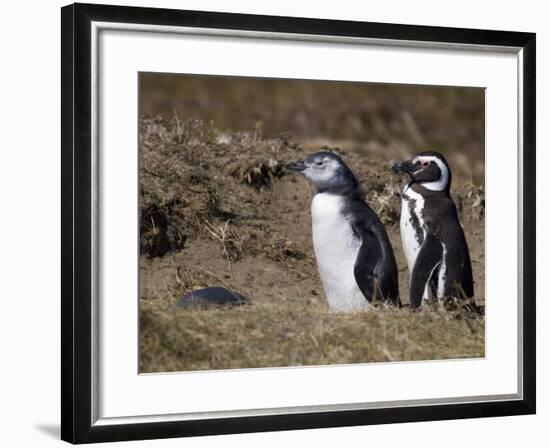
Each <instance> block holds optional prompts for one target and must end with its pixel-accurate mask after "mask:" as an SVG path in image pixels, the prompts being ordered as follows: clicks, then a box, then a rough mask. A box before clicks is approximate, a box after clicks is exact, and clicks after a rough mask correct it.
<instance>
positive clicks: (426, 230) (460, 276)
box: [393, 151, 474, 308]
mask: <svg viewBox="0 0 550 448" xmlns="http://www.w3.org/2000/svg"><path fill="white" fill-rule="evenodd" d="M393 171H394V172H395V173H398V174H400V173H405V174H407V175H408V176H409V178H410V182H409V183H408V184H407V185H406V187H405V188H404V190H403V199H402V202H401V240H402V242H403V249H404V251H405V257H406V258H407V264H408V266H409V273H410V276H411V277H410V278H411V306H412V307H414V308H416V307H419V306H420V305H421V304H422V299H433V298H435V297H437V298H444V297H456V298H471V297H473V295H474V282H473V278H472V265H471V262H470V253H469V251H468V244H467V243H466V237H465V236H464V231H463V230H462V226H461V225H460V221H459V219H458V213H457V210H456V206H455V203H454V202H453V200H452V198H451V195H450V189H451V177H452V176H451V169H450V168H449V164H448V163H447V160H446V159H445V157H443V156H442V155H441V154H439V153H437V152H434V151H427V152H421V153H419V154H417V155H416V156H414V157H413V158H412V159H411V160H407V161H400V162H397V163H396V164H394V165H393Z"/></svg>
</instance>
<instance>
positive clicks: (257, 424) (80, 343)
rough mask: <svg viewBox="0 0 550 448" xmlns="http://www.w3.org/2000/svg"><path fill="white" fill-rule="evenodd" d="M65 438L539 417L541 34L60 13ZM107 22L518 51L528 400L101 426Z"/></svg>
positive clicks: (189, 14) (119, 10)
mask: <svg viewBox="0 0 550 448" xmlns="http://www.w3.org/2000/svg"><path fill="white" fill-rule="evenodd" d="M61 17H62V33H61V52H62V59H61V73H62V77H61V87H62V89H61V90H62V98H61V100H62V120H61V123H62V129H61V137H62V157H61V171H62V180H61V186H62V188H61V190H62V198H61V199H62V212H61V213H62V214H61V223H62V228H61V240H62V269H61V286H62V301H61V302H62V308H61V340H62V346H61V355H62V359H61V409H62V411H61V438H62V439H63V440H65V441H68V442H72V443H88V442H103V441H115V440H132V439H151V438H167V437H181V436H199V435H215V434H229V433H242V432H259V431H279V430H293V429H304V428H324V427H341V426H353V425H371V424H385V423H398V422H417V421H426V420H444V419H461V418H474V417H492V416H505V415H519V414H533V413H535V408H536V406H535V403H536V386H535V385H536V377H535V368H536V358H535V352H536V343H535V342H536V341H535V333H536V328H535V302H536V300H535V299H536V287H535V269H536V259H535V245H536V236H535V230H536V224H535V216H536V210H535V193H536V191H535V185H536V177H535V175H536V173H535V53H536V36H535V34H533V33H523V32H521V33H520V32H507V31H489V30H474V29H458V28H442V27H428V26H413V25H395V24H386V23H367V22H354V21H336V20H318V19H305V18H291V17H269V16H259V15H246V14H227V13H214V12H199V11H179V10H167V9H153V8H134V7H120V6H105V5H88V4H74V5H69V6H66V7H63V8H62V10H61ZM92 21H108V22H123V23H141V24H153V25H172V26H192V27H199V28H201V27H203V28H215V29H237V30H249V31H268V32H282V33H293V34H310V35H331V36H347V37H362V38H376V39H391V40H393V41H397V42H398V41H416V42H419V43H422V42H439V43H448V44H476V45H483V46H489V47H491V46H511V47H517V48H518V49H522V50H523V53H522V55H523V56H522V61H523V73H522V79H523V108H522V111H521V112H522V114H521V116H522V129H523V141H522V143H523V156H522V160H521V166H522V167H523V176H522V177H523V182H524V183H523V196H522V202H521V203H522V206H523V209H522V210H520V211H519V212H520V214H521V217H522V218H523V235H522V237H523V241H522V245H523V247H522V249H523V265H522V266H521V270H522V276H521V281H522V282H523V291H524V299H523V309H522V310H521V315H522V318H523V340H522V348H523V385H522V386H523V398H522V399H518V400H510V401H496V402H481V403H480V402H476V403H465V404H444V405H426V406H422V405H417V406H407V407H400V408H399V407H398V408H396V407H392V408H377V409H369V410H343V411H330V412H314V413H313V412H312V413H309V412H306V413H293V414H285V415H280V414H279V415H270V416H253V417H232V418H213V419H205V420H193V421H163V422H155V423H138V424H119V425H101V426H95V425H93V423H92V414H91V407H92V383H91V381H92V374H91V372H92V358H93V352H92V326H93V321H92V309H91V306H92V302H91V293H92V291H91V287H92V278H91V274H90V273H91V266H92V262H93V259H92V246H91V245H92V237H91V234H92V233H91V226H92V218H93V217H92V174H91V172H92V171H91V170H92V160H91V135H92V128H91V121H92V116H91V114H92V108H91V101H92V98H91V94H90V91H91V83H92V79H91V23H92Z"/></svg>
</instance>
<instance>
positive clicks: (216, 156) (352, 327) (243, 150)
mask: <svg viewBox="0 0 550 448" xmlns="http://www.w3.org/2000/svg"><path fill="white" fill-rule="evenodd" d="M350 148H352V149H350ZM318 149H319V146H318V145H317V143H316V142H309V141H304V142H301V144H298V143H297V142H295V141H294V140H293V138H292V136H291V135H289V134H277V135H273V136H271V135H264V133H263V132H262V130H261V128H260V127H259V126H255V127H253V128H252V129H251V130H249V131H238V132H231V131H220V130H218V129H216V128H215V126H214V125H213V124H212V123H205V122H202V121H200V120H186V121H183V120H181V119H179V118H178V117H176V116H174V117H172V118H170V119H166V118H162V117H154V118H146V117H143V118H141V119H140V192H141V199H140V230H141V237H140V238H141V244H140V246H141V259H140V370H141V371H144V372H158V371H174V370H200V369H229V368H243V367H267V366H285V365H312V364H332V363H355V362H377V361H394V360H421V359H447V358H462V357H477V356H483V355H484V325H485V324H484V319H483V318H481V317H480V316H479V315H477V314H475V313H472V312H470V311H469V310H468V309H463V308H462V307H461V306H458V307H454V308H453V307H446V308H445V307H442V306H440V305H435V306H433V307H426V308H425V309H423V310H421V311H420V312H415V313H411V312H410V310H409V309H408V308H407V307H405V308H403V309H400V310H396V309H393V308H388V307H377V308H376V309H374V310H373V311H371V312H368V313H358V314H349V315H345V314H335V313H331V312H330V311H329V310H328V307H327V305H326V303H325V298H324V292H323V289H322V286H321V283H320V280H319V277H318V274H317V270H316V265H315V259H314V256H313V248H312V246H311V228H310V213H309V206H310V200H311V195H312V191H311V187H310V186H309V184H308V183H307V182H306V181H305V180H304V179H302V178H301V177H299V176H292V175H287V174H286V173H285V171H284V168H283V167H284V165H285V163H286V162H287V161H289V160H296V159H298V158H302V157H304V156H305V155H307V154H308V153H310V152H312V151H315V150H318ZM333 150H336V151H338V152H340V153H341V154H342V156H343V157H344V158H345V160H346V161H347V163H348V164H349V165H350V167H351V168H352V170H353V171H354V172H355V173H356V175H357V177H358V178H359V180H360V182H361V183H362V186H363V188H364V191H365V196H366V198H367V201H368V202H369V204H370V205H371V207H372V208H373V209H374V210H375V211H376V212H377V213H378V215H379V216H380V217H381V219H382V221H383V222H384V223H385V224H386V228H387V230H388V234H389V236H390V239H391V241H392V244H393V247H394V249H395V251H396V257H397V260H398V265H399V269H400V292H401V297H402V299H403V301H404V302H405V303H406V302H407V297H408V284H407V283H408V282H407V279H408V273H407V271H406V267H405V261H404V257H403V254H402V250H401V242H400V238H399V224H398V221H399V216H400V201H401V196H400V191H401V188H402V184H401V180H400V179H399V178H398V177H396V176H393V175H392V174H391V170H390V167H391V162H392V161H391V160H388V159H387V157H383V156H379V155H377V154H376V153H373V152H372V151H371V150H370V146H369V145H365V146H361V145H360V144H354V145H347V146H346V145H341V147H340V149H335V148H333ZM451 163H452V162H451ZM453 194H454V198H455V201H456V203H457V207H458V210H459V213H460V216H461V220H462V222H463V224H464V227H465V231H466V236H467V239H468V243H469V245H470V249H471V254H472V261H473V263H474V266H473V267H474V274H475V277H476V282H477V283H476V291H477V293H478V294H477V296H476V299H477V301H478V303H479V304H483V299H484V295H483V294H484V293H483V289H484V252H483V245H484V233H483V232H484V230H483V229H484V207H485V201H484V190H483V187H479V186H476V185H474V183H473V182H472V180H471V177H468V176H461V175H458V176H457V178H456V182H455V188H453ZM210 286H224V287H226V288H228V289H231V290H234V291H237V292H239V293H242V294H243V295H246V296H247V297H250V298H251V302H252V303H251V305H250V306H247V307H236V308H234V309H208V310H206V309H198V310H179V309H176V308H175V307H174V304H175V303H176V301H177V300H178V299H179V298H180V297H181V296H183V295H184V294H185V293H187V292H190V291H193V290H195V289H199V288H204V287H210Z"/></svg>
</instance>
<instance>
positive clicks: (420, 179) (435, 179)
mask: <svg viewBox="0 0 550 448" xmlns="http://www.w3.org/2000/svg"><path fill="white" fill-rule="evenodd" d="M392 169H393V171H394V172H395V173H397V174H402V173H405V174H408V175H409V177H410V179H411V184H419V185H421V186H423V187H424V188H427V189H428V190H432V191H447V192H448V191H449V190H450V188H451V169H450V168H449V164H448V163H447V160H446V159H445V157H443V155H441V154H439V153H438V152H435V151H426V152H420V153H418V154H416V155H415V156H414V157H413V158H412V159H410V160H401V161H399V162H396V163H395V164H394V165H393V167H392Z"/></svg>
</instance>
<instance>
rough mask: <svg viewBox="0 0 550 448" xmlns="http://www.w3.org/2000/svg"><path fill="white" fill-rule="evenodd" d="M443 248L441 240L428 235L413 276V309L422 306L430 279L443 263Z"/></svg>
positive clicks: (417, 259) (416, 262)
mask: <svg viewBox="0 0 550 448" xmlns="http://www.w3.org/2000/svg"><path fill="white" fill-rule="evenodd" d="M442 256H443V247H442V246H441V243H440V242H439V240H438V239H437V238H436V237H435V236H434V235H432V234H430V233H428V234H427V235H426V238H425V239H424V243H423V244H422V247H421V248H420V251H419V252H418V256H417V257H416V261H415V263H414V267H413V270H412V275H411V307H413V308H418V307H419V306H420V305H421V304H422V296H423V295H424V289H425V288H426V285H427V284H428V282H429V281H430V278H431V276H432V274H433V272H434V270H435V269H436V268H437V266H438V265H439V264H440V263H441V257H442Z"/></svg>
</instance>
